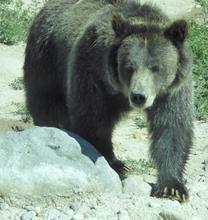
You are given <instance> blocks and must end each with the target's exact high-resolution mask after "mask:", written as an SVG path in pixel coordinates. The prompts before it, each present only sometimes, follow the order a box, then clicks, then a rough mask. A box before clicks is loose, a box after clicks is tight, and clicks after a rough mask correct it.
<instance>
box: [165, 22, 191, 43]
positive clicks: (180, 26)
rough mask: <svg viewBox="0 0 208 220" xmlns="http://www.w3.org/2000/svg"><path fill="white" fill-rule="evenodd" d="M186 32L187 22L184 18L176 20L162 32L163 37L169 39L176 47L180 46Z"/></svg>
mask: <svg viewBox="0 0 208 220" xmlns="http://www.w3.org/2000/svg"><path fill="white" fill-rule="evenodd" d="M187 34H188V24H187V22H186V21H185V20H177V21H175V22H174V23H173V24H171V25H170V26H169V27H168V28H167V29H166V30H165V32H164V35H165V37H167V38H168V39H170V40H171V41H172V42H173V44H174V45H175V46H176V47H180V46H181V45H182V44H183V43H184V41H185V39H186V37H187Z"/></svg>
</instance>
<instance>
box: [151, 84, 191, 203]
mask: <svg viewBox="0 0 208 220" xmlns="http://www.w3.org/2000/svg"><path fill="white" fill-rule="evenodd" d="M147 115H148V121H149V131H150V134H151V137H152V143H151V147H150V153H151V157H152V159H153V161H154V162H155V164H156V167H157V169H158V181H157V184H156V185H155V186H154V187H153V189H152V192H151V195H152V196H155V197H161V198H171V199H176V200H178V201H180V202H183V201H186V200H187V199H188V192H187V189H186V187H185V185H184V183H183V172H184V167H185V164H186V161H187V159H188V156H189V153H190V149H191V145H192V137H193V131H192V127H193V123H192V121H193V104H192V92H191V89H190V88H188V86H187V87H186V88H181V89H180V90H179V91H177V92H175V93H174V94H173V95H164V96H163V97H160V98H157V99H156V100H155V103H154V105H153V106H152V107H151V109H149V110H148V111H147Z"/></svg>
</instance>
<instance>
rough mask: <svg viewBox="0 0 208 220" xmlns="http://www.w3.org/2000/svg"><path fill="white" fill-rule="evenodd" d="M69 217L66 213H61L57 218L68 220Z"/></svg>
mask: <svg viewBox="0 0 208 220" xmlns="http://www.w3.org/2000/svg"><path fill="white" fill-rule="evenodd" d="M69 219H71V217H69V216H67V215H65V214H61V215H60V216H59V220H69Z"/></svg>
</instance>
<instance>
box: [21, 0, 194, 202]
mask: <svg viewBox="0 0 208 220" xmlns="http://www.w3.org/2000/svg"><path fill="white" fill-rule="evenodd" d="M187 32H188V27H187V22H186V21H185V20H175V21H171V20H170V19H169V18H168V17H167V16H166V15H165V14H164V13H163V12H161V10H160V9H158V8H156V7H155V6H151V5H149V4H143V5H142V4H140V3H138V2H136V1H133V0H129V1H119V0H118V1H116V0H114V1H110V0H87V1H86V0H80V1H78V0H51V1H48V2H47V3H46V5H45V6H44V7H43V9H42V10H41V11H40V13H39V14H38V15H37V16H36V18H35V20H34V22H33V24H32V26H31V29H30V32H29V36H28V41H27V47H26V54H25V63H24V80H25V88H26V99H27V107H28V109H29V111H30V113H31V115H32V117H33V120H34V124H35V125H38V126H54V127H58V128H63V129H68V130H70V131H72V132H75V133H77V134H79V135H80V136H81V137H83V138H85V139H86V140H88V141H89V142H90V143H92V144H93V145H94V146H95V147H96V149H97V150H98V151H99V152H100V153H101V154H102V155H103V156H104V157H105V158H106V159H107V161H108V162H109V164H110V166H111V167H112V168H114V169H115V170H116V171H117V172H118V173H121V172H123V171H124V170H125V169H126V167H125V165H124V163H122V162H121V161H119V160H117V159H116V157H115V155H114V152H113V146H112V141H111V137H112V131H113V128H114V126H115V124H116V123H117V122H118V121H119V119H121V117H122V115H124V113H126V112H128V111H130V110H132V109H142V110H143V111H144V112H145V113H146V115H147V120H148V124H149V132H150V134H151V140H152V142H151V146H150V155H151V157H152V159H153V161H154V162H155V164H156V167H157V169H158V181H157V183H156V184H155V185H154V187H153V189H152V192H151V195H152V196H156V197H166V198H170V197H171V198H174V199H177V200H179V201H185V200H187V199H188V192H187V189H186V187H185V185H184V180H183V172H184V167H185V164H186V161H187V159H188V157H189V153H190V149H191V145H192V137H193V130H192V128H193V125H192V121H193V102H192V79H191V78H192V77H191V75H192V74H191V66H192V56H191V51H190V49H189V46H188V44H187V42H186V37H187Z"/></svg>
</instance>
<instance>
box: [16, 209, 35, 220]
mask: <svg viewBox="0 0 208 220" xmlns="http://www.w3.org/2000/svg"><path fill="white" fill-rule="evenodd" d="M35 216H36V213H35V212H34V211H30V212H26V213H24V214H22V215H21V216H20V220H33V218H34V217H35Z"/></svg>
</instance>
